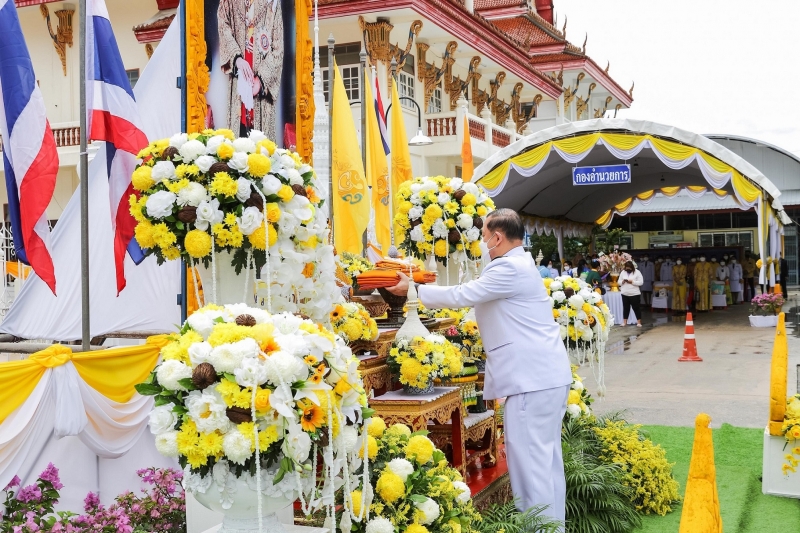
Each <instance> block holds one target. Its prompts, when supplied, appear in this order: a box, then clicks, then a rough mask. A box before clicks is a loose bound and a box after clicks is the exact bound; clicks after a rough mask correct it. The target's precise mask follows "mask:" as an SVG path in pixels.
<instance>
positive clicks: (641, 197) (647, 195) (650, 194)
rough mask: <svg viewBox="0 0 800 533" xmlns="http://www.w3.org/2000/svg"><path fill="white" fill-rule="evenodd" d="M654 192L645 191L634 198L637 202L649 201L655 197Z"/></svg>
mask: <svg viewBox="0 0 800 533" xmlns="http://www.w3.org/2000/svg"><path fill="white" fill-rule="evenodd" d="M655 194H656V191H647V192H643V193H640V194H637V195H636V198H638V199H639V200H649V199H650V198H652V197H653V196H655Z"/></svg>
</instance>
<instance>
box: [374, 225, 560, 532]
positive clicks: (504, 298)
mask: <svg viewBox="0 0 800 533" xmlns="http://www.w3.org/2000/svg"><path fill="white" fill-rule="evenodd" d="M481 231H482V235H483V242H484V244H485V245H486V247H487V248H488V255H489V257H490V258H491V262H490V263H489V264H488V265H487V266H486V268H485V269H484V270H483V273H482V274H481V277H480V278H478V279H477V280H473V281H470V282H468V283H465V284H463V285H456V286H454V287H438V286H432V285H418V286H417V291H418V294H419V299H420V301H421V302H422V303H423V305H425V307H428V308H441V307H449V308H456V307H475V316H476V318H477V321H478V327H479V328H480V330H481V337H482V339H483V345H484V347H485V350H486V356H487V357H486V378H485V385H484V390H483V397H484V398H485V399H490V400H491V399H496V398H502V397H504V396H505V397H507V398H506V403H505V415H504V423H505V432H506V434H505V437H506V457H507V460H508V471H509V475H510V476H511V489H512V490H513V492H514V496H515V497H516V498H518V502H517V505H518V507H519V509H520V510H524V509H529V508H530V507H533V506H534V505H546V506H547V509H546V510H545V512H544V514H546V515H548V516H551V517H552V518H555V519H557V520H561V521H562V522H563V521H564V513H565V509H564V507H565V503H566V482H565V480H564V461H563V459H562V456H561V420H562V418H563V417H564V413H565V412H566V409H567V395H568V393H569V387H570V385H571V383H572V372H571V370H570V366H569V359H568V358H567V351H566V349H565V348H564V343H563V341H562V340H561V333H560V328H559V326H558V324H557V323H556V322H555V320H553V311H552V306H551V304H550V299H549V297H548V296H547V292H546V291H545V288H544V284H543V283H542V278H541V276H540V275H539V271H538V270H537V269H536V265H535V263H534V261H533V258H532V257H531V255H530V254H529V253H528V252H526V251H525V250H524V249H523V248H522V239H523V236H524V234H525V230H524V227H523V225H522V220H521V219H520V217H519V215H518V214H517V213H516V212H515V211H513V210H511V209H498V210H496V211H493V212H491V213H489V215H487V217H486V223H485V224H484V225H483V229H482V230H481ZM388 290H389V291H390V292H392V293H394V294H397V295H405V294H408V278H407V277H405V276H404V275H402V274H401V281H400V283H398V284H397V285H396V286H394V287H391V288H389V289H388Z"/></svg>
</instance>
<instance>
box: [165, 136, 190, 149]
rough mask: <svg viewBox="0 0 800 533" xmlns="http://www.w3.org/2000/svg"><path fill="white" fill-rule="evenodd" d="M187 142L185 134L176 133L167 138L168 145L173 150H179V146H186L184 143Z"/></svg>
mask: <svg viewBox="0 0 800 533" xmlns="http://www.w3.org/2000/svg"><path fill="white" fill-rule="evenodd" d="M188 140H189V135H187V134H186V133H176V134H175V135H173V136H172V137H170V138H169V145H170V146H172V147H173V148H178V149H180V147H181V146H183V145H184V144H186V141H188Z"/></svg>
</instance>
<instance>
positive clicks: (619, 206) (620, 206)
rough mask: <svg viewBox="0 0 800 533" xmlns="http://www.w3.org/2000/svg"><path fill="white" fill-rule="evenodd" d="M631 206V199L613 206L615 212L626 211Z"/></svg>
mask: <svg viewBox="0 0 800 533" xmlns="http://www.w3.org/2000/svg"><path fill="white" fill-rule="evenodd" d="M632 204H633V198H628V199H627V200H625V201H623V202H620V203H618V204H617V205H615V206H614V209H616V210H617V211H627V210H628V209H630V207H631V205H632Z"/></svg>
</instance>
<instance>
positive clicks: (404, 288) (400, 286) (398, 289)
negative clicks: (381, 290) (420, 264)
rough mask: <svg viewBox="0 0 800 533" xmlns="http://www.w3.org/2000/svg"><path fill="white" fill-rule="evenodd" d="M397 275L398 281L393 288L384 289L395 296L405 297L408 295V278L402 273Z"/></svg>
mask: <svg viewBox="0 0 800 533" xmlns="http://www.w3.org/2000/svg"><path fill="white" fill-rule="evenodd" d="M398 274H399V276H400V281H399V282H398V283H397V285H395V286H394V287H386V290H387V291H389V292H391V293H392V294H394V295H395V296H406V295H408V283H409V279H408V276H406V275H405V274H403V273H402V272H398Z"/></svg>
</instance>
